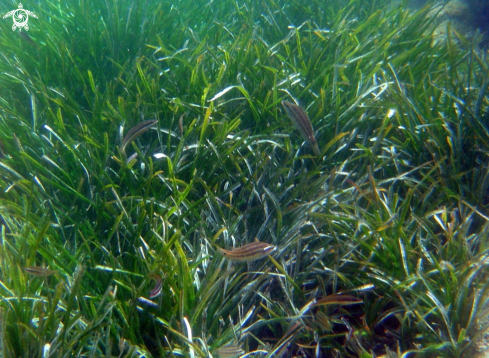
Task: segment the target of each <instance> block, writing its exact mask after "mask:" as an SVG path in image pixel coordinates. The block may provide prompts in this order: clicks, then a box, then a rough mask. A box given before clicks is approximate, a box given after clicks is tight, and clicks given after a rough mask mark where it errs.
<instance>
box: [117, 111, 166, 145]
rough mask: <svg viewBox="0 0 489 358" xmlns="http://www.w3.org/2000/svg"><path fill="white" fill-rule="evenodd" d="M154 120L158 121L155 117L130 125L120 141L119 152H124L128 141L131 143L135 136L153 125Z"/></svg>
mask: <svg viewBox="0 0 489 358" xmlns="http://www.w3.org/2000/svg"><path fill="white" fill-rule="evenodd" d="M156 122H158V120H157V119H150V120H147V121H144V122H141V123H139V124H137V125H135V126H134V127H132V128H131V129H130V130H129V132H128V133H127V134H126V136H125V137H124V139H123V140H122V142H121V148H120V149H121V152H122V153H125V152H126V147H127V146H128V145H129V143H131V142H132V141H133V140H134V139H135V138H136V137H137V136H139V135H141V134H143V133H144V132H146V131H147V130H148V129H150V128H151V127H152V126H154V125H155V124H156Z"/></svg>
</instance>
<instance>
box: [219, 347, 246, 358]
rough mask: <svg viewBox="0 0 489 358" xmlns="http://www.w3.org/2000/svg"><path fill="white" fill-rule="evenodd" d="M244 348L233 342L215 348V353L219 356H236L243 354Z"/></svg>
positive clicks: (226, 357)
mask: <svg viewBox="0 0 489 358" xmlns="http://www.w3.org/2000/svg"><path fill="white" fill-rule="evenodd" d="M244 352H245V351H244V350H243V349H242V348H240V347H239V346H237V345H235V344H229V345H227V346H224V347H221V348H219V349H218V350H217V354H218V355H219V357H221V358H237V357H239V356H240V355H242V354H244Z"/></svg>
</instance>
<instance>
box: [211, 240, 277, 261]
mask: <svg viewBox="0 0 489 358" xmlns="http://www.w3.org/2000/svg"><path fill="white" fill-rule="evenodd" d="M276 249H277V247H276V246H273V245H270V244H268V243H266V242H260V241H255V242H252V243H251V244H247V245H244V246H241V247H238V248H235V249H233V250H224V249H221V248H220V247H217V251H218V252H219V253H220V254H221V255H223V256H224V257H225V258H227V259H229V260H231V261H234V262H251V261H255V260H259V259H261V258H264V257H265V256H268V255H270V254H271V253H272V252H274V251H275V250H276Z"/></svg>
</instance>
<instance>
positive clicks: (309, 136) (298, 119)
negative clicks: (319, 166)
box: [281, 100, 321, 155]
mask: <svg viewBox="0 0 489 358" xmlns="http://www.w3.org/2000/svg"><path fill="white" fill-rule="evenodd" d="M281 103H282V107H284V109H285V112H287V115H288V116H289V118H290V120H291V121H292V124H293V125H294V126H295V127H296V128H297V129H298V130H299V132H301V135H302V137H303V138H304V139H305V140H306V142H308V143H309V144H310V145H311V146H312V150H313V151H314V154H316V155H320V154H321V152H320V151H319V147H318V143H317V142H316V138H315V137H314V130H313V129H312V124H311V120H310V119H309V117H308V116H307V113H306V111H305V110H304V108H302V107H301V106H298V105H296V104H294V103H291V102H288V101H285V100H283V101H282V102H281Z"/></svg>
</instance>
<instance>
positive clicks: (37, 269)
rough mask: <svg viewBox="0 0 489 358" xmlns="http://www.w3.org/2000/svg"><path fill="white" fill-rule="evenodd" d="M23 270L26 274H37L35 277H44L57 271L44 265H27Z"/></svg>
mask: <svg viewBox="0 0 489 358" xmlns="http://www.w3.org/2000/svg"><path fill="white" fill-rule="evenodd" d="M24 271H25V272H27V273H28V274H30V275H32V276H37V277H43V276H44V277H45V276H51V275H54V274H55V273H57V272H58V271H55V270H49V269H47V268H45V267H41V266H29V267H24Z"/></svg>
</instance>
